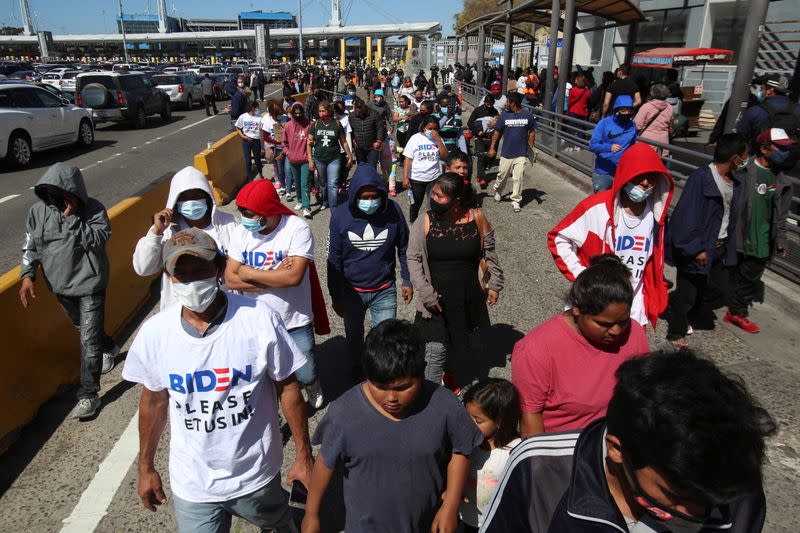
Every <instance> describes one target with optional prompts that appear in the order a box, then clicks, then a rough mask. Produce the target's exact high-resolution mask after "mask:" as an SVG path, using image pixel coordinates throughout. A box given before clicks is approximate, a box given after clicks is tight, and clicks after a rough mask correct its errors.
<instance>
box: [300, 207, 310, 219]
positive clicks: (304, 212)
mask: <svg viewBox="0 0 800 533" xmlns="http://www.w3.org/2000/svg"><path fill="white" fill-rule="evenodd" d="M301 207H302V206H301ZM303 216H304V217H306V218H308V219H310V218H312V217H311V210H310V209H303Z"/></svg>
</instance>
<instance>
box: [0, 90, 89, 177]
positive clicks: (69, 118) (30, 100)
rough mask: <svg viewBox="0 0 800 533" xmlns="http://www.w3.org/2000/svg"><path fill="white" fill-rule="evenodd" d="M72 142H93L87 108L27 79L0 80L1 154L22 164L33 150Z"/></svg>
mask: <svg viewBox="0 0 800 533" xmlns="http://www.w3.org/2000/svg"><path fill="white" fill-rule="evenodd" d="M73 143H78V144H79V145H82V146H91V145H92V143H94V126H93V125H92V116H91V114H90V113H89V112H88V110H86V109H83V108H81V107H78V106H76V105H73V104H70V103H69V102H67V101H66V100H63V99H60V98H58V97H56V96H55V95H53V94H52V93H50V92H49V91H47V90H45V89H43V88H41V87H36V86H34V85H31V84H29V83H3V84H0V158H4V159H5V160H6V162H7V163H9V164H11V165H13V166H16V167H25V166H27V165H28V164H30V162H31V159H32V156H33V153H34V152H40V151H42V150H47V149H50V148H55V147H57V146H64V145H67V144H73Z"/></svg>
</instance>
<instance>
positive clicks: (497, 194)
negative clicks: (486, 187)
mask: <svg viewBox="0 0 800 533" xmlns="http://www.w3.org/2000/svg"><path fill="white" fill-rule="evenodd" d="M494 201H495V202H502V201H503V197H502V196H500V193H499V192H495V193H494Z"/></svg>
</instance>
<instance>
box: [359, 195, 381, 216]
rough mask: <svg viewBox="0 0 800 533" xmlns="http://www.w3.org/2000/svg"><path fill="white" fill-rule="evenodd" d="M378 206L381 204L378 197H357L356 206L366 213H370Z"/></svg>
mask: <svg viewBox="0 0 800 533" xmlns="http://www.w3.org/2000/svg"><path fill="white" fill-rule="evenodd" d="M380 206H381V200H380V198H374V199H371V200H364V199H361V198H359V199H358V208H359V209H360V210H361V211H363V212H364V213H365V214H367V215H371V214H372V213H374V212H375V211H377V210H378V208H379V207H380Z"/></svg>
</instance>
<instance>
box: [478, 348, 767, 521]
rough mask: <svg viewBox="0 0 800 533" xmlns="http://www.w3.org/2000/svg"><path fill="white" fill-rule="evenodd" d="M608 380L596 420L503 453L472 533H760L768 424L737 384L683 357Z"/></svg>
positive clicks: (627, 368) (659, 359)
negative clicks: (477, 532) (608, 394)
mask: <svg viewBox="0 0 800 533" xmlns="http://www.w3.org/2000/svg"><path fill="white" fill-rule="evenodd" d="M617 380H618V381H617V386H616V388H615V389H614V395H613V396H612V398H611V402H610V403H609V405H608V414H607V416H606V418H601V419H599V420H597V421H595V422H592V423H591V424H590V425H589V426H587V427H586V428H585V429H584V430H583V431H582V432H581V433H580V434H578V433H555V434H547V435H537V436H534V437H530V438H528V439H525V440H524V441H522V443H520V444H518V445H517V447H516V448H514V451H513V452H511V455H510V456H509V458H508V462H507V463H506V471H505V472H504V473H503V479H502V480H501V482H500V484H499V485H498V490H497V493H496V494H495V495H494V498H493V500H492V503H491V506H490V507H489V509H488V510H487V512H486V515H485V516H484V522H483V526H482V527H481V532H482V533H508V532H510V531H513V532H514V533H525V532H553V533H556V532H557V533H590V532H591V533H616V532H620V531H648V532H650V531H652V532H654V533H712V532H715V533H718V532H719V531H727V532H731V533H757V532H760V531H761V529H762V527H763V525H764V517H765V515H766V501H765V497H764V490H763V488H762V485H761V479H762V478H761V476H762V471H761V470H762V464H763V462H764V459H765V448H766V444H765V442H764V440H765V438H766V437H767V436H769V435H771V434H773V433H774V432H775V430H776V424H775V422H774V421H773V420H772V418H771V417H770V416H769V414H768V413H767V412H766V411H765V410H764V409H763V408H762V407H760V406H759V405H758V404H757V403H756V402H755V400H754V399H753V397H752V396H751V395H750V393H749V392H748V391H747V389H746V388H745V387H744V385H742V384H741V380H740V379H738V378H735V377H730V376H729V375H727V373H725V374H724V373H722V372H721V371H720V369H719V368H717V367H716V365H715V364H714V363H713V362H711V361H710V360H708V359H704V358H699V357H697V356H695V355H694V354H693V353H692V352H691V351H689V350H682V351H679V352H676V353H671V354H667V353H663V352H656V353H652V354H649V355H646V356H644V357H637V358H634V359H631V360H629V361H627V362H625V363H623V364H622V365H621V366H620V367H619V370H617Z"/></svg>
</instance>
